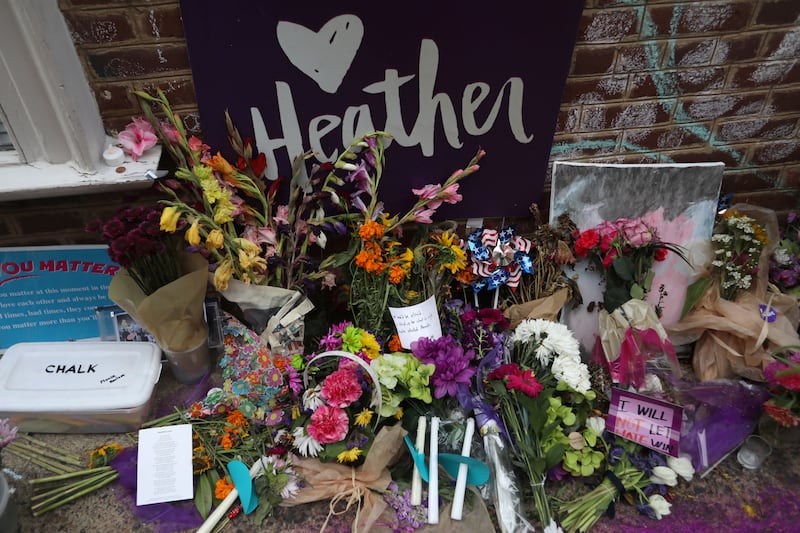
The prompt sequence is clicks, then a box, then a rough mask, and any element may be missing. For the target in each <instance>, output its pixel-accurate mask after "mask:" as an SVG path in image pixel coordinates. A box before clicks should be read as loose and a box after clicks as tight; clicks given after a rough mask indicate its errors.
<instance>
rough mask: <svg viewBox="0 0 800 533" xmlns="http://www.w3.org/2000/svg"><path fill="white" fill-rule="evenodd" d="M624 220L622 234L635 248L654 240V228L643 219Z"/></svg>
mask: <svg viewBox="0 0 800 533" xmlns="http://www.w3.org/2000/svg"><path fill="white" fill-rule="evenodd" d="M620 220H624V222H623V223H622V228H621V229H622V234H623V235H624V236H625V241H626V242H627V243H628V244H630V245H631V246H633V247H634V248H640V247H642V246H644V245H645V244H648V243H650V242H652V241H653V230H652V229H651V228H650V227H649V226H648V225H647V224H645V223H644V222H642V219H640V218H637V219H633V220H625V219H620Z"/></svg>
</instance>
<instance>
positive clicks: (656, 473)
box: [650, 466, 678, 487]
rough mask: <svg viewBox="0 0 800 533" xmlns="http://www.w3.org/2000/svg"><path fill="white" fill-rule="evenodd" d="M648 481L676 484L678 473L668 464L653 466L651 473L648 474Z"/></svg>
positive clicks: (659, 483)
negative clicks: (650, 474)
mask: <svg viewBox="0 0 800 533" xmlns="http://www.w3.org/2000/svg"><path fill="white" fill-rule="evenodd" d="M650 483H655V484H656V485H667V486H669V487H674V486H675V485H677V484H678V474H676V473H675V471H674V470H673V469H671V468H669V467H668V466H654V467H653V475H652V476H650Z"/></svg>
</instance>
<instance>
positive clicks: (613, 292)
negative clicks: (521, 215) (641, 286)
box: [603, 286, 631, 313]
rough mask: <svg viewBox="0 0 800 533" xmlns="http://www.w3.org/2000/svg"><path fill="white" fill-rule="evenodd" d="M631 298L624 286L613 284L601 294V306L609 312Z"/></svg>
mask: <svg viewBox="0 0 800 533" xmlns="http://www.w3.org/2000/svg"><path fill="white" fill-rule="evenodd" d="M630 299H631V295H630V293H629V292H628V290H627V289H626V288H625V287H621V286H613V287H608V288H607V289H606V292H605V294H603V307H604V308H605V310H606V311H608V312H609V313H612V312H614V309H616V308H618V307H620V306H621V305H622V304H624V303H625V302H627V301H628V300H630Z"/></svg>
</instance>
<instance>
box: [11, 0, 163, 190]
mask: <svg viewBox="0 0 800 533" xmlns="http://www.w3.org/2000/svg"><path fill="white" fill-rule="evenodd" d="M0 102H1V103H2V108H3V112H4V119H5V123H6V126H7V128H8V130H9V132H10V134H11V138H12V139H13V141H14V145H15V147H16V149H17V152H16V157H10V153H9V154H7V157H5V158H3V160H0V201H2V200H13V199H24V198H36V197H47V196H67V195H73V194H83V193H87V192H89V193H91V192H102V191H106V190H112V189H116V188H142V187H146V186H149V185H150V184H151V183H152V180H151V179H150V178H149V177H147V176H146V175H145V174H146V172H147V170H151V169H153V170H154V169H155V168H156V167H157V165H158V160H159V157H160V153H161V150H160V148H158V147H157V148H154V149H151V150H149V151H148V152H147V153H146V154H145V156H144V157H142V158H139V161H138V162H133V161H131V159H130V157H126V160H125V162H124V163H123V164H122V165H120V166H114V167H110V166H108V165H106V164H105V162H104V161H103V158H102V154H103V151H104V150H105V149H106V147H107V146H109V145H112V144H116V140H115V139H114V138H112V137H109V136H107V135H106V134H105V131H104V127H103V122H102V120H101V118H100V112H99V109H98V106H97V102H96V101H95V98H94V95H93V94H92V91H91V89H90V88H89V84H88V82H87V80H86V76H85V73H84V70H83V66H82V65H81V62H80V59H79V58H78V54H77V51H76V50H75V45H74V43H73V41H72V37H71V36H70V34H69V30H68V28H67V25H66V22H65V21H64V16H63V14H62V13H61V11H60V9H59V7H58V2H55V1H53V0H0Z"/></svg>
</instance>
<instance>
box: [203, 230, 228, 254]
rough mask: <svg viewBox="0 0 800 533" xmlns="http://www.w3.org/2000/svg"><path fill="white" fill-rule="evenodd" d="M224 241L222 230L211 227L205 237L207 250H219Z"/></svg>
mask: <svg viewBox="0 0 800 533" xmlns="http://www.w3.org/2000/svg"><path fill="white" fill-rule="evenodd" d="M224 243H225V235H223V233H222V230H219V229H212V230H211V231H210V232H209V233H208V237H206V248H207V249H209V250H219V249H220V248H222V245H223V244H224Z"/></svg>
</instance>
